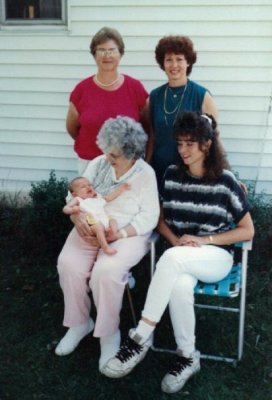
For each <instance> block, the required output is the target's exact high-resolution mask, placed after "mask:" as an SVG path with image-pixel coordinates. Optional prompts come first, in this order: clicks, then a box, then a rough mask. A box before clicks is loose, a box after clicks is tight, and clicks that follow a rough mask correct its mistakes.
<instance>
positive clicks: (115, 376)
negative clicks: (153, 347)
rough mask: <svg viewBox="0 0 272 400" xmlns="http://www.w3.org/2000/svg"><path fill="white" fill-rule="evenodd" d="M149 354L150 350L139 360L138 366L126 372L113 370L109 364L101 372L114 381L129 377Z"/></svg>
mask: <svg viewBox="0 0 272 400" xmlns="http://www.w3.org/2000/svg"><path fill="white" fill-rule="evenodd" d="M147 352H148V349H147V350H146V352H145V353H143V354H142V356H141V358H140V359H139V360H138V362H137V364H135V365H133V366H132V367H130V368H127V369H126V370H125V371H120V370H118V371H117V370H113V369H111V368H110V367H109V366H108V364H106V365H105V366H104V367H102V369H101V371H100V372H101V374H103V375H105V376H106V377H108V378H113V379H119V378H123V377H124V376H126V375H128V374H129V373H130V372H131V371H132V370H133V369H134V368H135V367H136V366H137V365H138V364H139V363H140V362H141V361H142V360H143V359H144V358H145V356H146V354H147Z"/></svg>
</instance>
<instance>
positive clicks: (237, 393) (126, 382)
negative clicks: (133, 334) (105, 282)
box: [0, 174, 272, 400]
mask: <svg viewBox="0 0 272 400" xmlns="http://www.w3.org/2000/svg"><path fill="white" fill-rule="evenodd" d="M48 189H49V190H48ZM65 190H66V189H65V182H63V181H60V182H58V181H57V180H56V178H55V177H54V175H53V174H51V177H50V180H49V182H48V183H46V182H42V184H41V185H37V186H36V187H34V188H33V194H32V198H33V203H32V206H31V205H30V206H24V207H22V208H20V204H19V203H18V201H17V198H15V199H14V200H10V199H9V201H7V199H6V198H1V196H0V237H1V247H0V297H1V302H0V318H1V323H0V346H1V348H0V350H1V353H0V354H1V362H0V400H35V399H47V400H55V399H56V400H57V399H65V400H91V399H95V400H100V399H101V400H125V399H130V400H154V399H155V400H160V399H162V400H167V399H170V398H171V399H173V400H175V399H186V400H187V399H188V400H230V399H231V400H236V399H237V400H238V399H239V400H272V339H271V337H272V316H271V315H272V314H271V311H272V307H271V306H272V285H271V282H272V279H271V278H272V276H271V271H272V254H271V239H272V233H271V226H272V223H271V219H272V218H271V216H272V206H271V204H270V205H266V204H264V203H263V201H262V199H261V198H258V199H257V200H256V201H255V200H254V201H255V203H254V208H253V216H254V220H255V227H256V230H257V234H256V238H255V241H254V251H253V252H251V254H250V268H249V273H248V284H247V307H246V326H245V343H244V356H243V359H242V361H241V362H239V363H237V365H233V364H228V363H224V362H212V361H205V360H203V361H202V367H201V372H200V373H199V374H198V375H196V376H195V377H193V378H192V379H191V380H190V381H188V383H187V384H186V386H185V387H184V389H183V390H182V392H180V393H177V394H174V395H166V394H163V393H162V392H161V389H160V382H161V379H162V377H163V376H164V374H165V373H166V371H167V369H168V365H169V363H170V362H171V358H172V356H171V355H169V354H166V353H157V352H153V351H149V353H148V354H147V356H146V359H145V360H144V361H143V362H142V363H141V365H139V366H138V367H137V368H136V369H135V370H134V371H133V372H132V373H131V374H130V375H129V376H127V377H125V378H123V379H120V380H110V379H108V378H106V377H104V376H102V375H101V374H100V373H99V372H98V358H99V341H98V339H96V338H93V337H92V336H91V335H89V336H88V337H87V338H85V339H84V340H83V341H82V342H81V343H80V345H79V347H78V348H77V349H76V351H75V352H74V353H72V354H71V355H69V356H66V357H57V356H56V355H55V354H54V352H53V347H54V345H55V344H56V343H57V341H58V340H59V339H60V338H61V337H62V336H63V334H64V332H65V329H64V328H63V327H62V316H63V299H62V293H61V290H60V288H59V284H58V277H57V274H56V259H57V255H58V253H59V251H60V249H61V247H62V244H63V242H64V239H65V237H66V235H67V232H68V231H69V229H70V227H71V225H70V224H69V223H68V220H67V219H65V218H64V217H63V215H62V213H61V209H62V205H63V204H64V195H65ZM48 193H49V194H48ZM56 199H58V201H57V202H56ZM41 203H42V204H43V205H44V204H47V206H46V207H41V206H40V204H41ZM148 263H149V259H148V257H146V258H145V259H144V260H143V261H142V262H141V264H140V265H139V266H137V268H136V269H135V272H134V276H135V277H136V282H137V284H136V287H135V289H133V298H134V302H135V304H136V312H137V318H139V317H140V312H141V309H142V307H143V304H144V300H145V294H146V290H147V287H148V283H149V265H148ZM181 312H182V310H181ZM214 314H215V313H212V312H209V311H200V312H197V348H199V349H200V350H201V351H202V352H206V351H213V350H214V349H216V350H217V351H218V352H219V353H222V352H223V350H226V351H227V353H228V354H232V353H233V351H234V350H235V343H236V332H237V327H236V322H237V320H236V317H235V316H232V317H228V318H226V317H222V313H221V315H218V314H216V318H214V316H213V315H214ZM92 316H93V317H94V318H95V309H94V307H93V309H92ZM131 327H132V319H131V315H130V312H129V307H128V301H127V298H126V296H125V298H124V306H123V309H122V314H121V332H122V335H123V336H125V335H126V334H127V332H128V329H129V328H131ZM157 340H158V341H159V343H160V344H165V345H166V346H168V345H169V344H170V345H173V343H174V342H173V335H172V328H171V325H170V323H169V317H168V315H167V312H166V314H165V316H164V317H163V319H162V321H161V323H160V325H159V327H158V332H157Z"/></svg>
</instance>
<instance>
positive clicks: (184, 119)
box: [173, 111, 228, 182]
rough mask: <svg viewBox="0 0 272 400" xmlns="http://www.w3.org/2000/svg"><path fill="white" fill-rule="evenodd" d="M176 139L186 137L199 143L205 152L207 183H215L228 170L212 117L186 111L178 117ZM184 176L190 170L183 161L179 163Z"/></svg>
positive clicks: (205, 177) (174, 131)
mask: <svg viewBox="0 0 272 400" xmlns="http://www.w3.org/2000/svg"><path fill="white" fill-rule="evenodd" d="M173 134H174V136H175V139H176V140H177V141H178V139H181V138H182V137H186V139H187V140H192V141H195V142H198V143H199V149H200V150H201V151H203V152H205V155H206V157H205V159H204V168H205V171H206V172H205V176H204V180H206V181H207V182H212V181H215V180H216V179H218V178H219V176H220V175H221V174H222V171H223V169H226V168H228V162H227V159H226V154H225V151H224V149H223V147H222V144H221V141H220V139H219V132H218V130H217V123H216V121H215V119H214V118H213V116H212V115H209V114H201V113H199V112H191V111H185V112H183V113H181V114H179V115H178V117H177V120H176V122H175V124H174V127H173ZM209 140H211V145H210V148H209V150H208V151H205V149H206V146H205V145H206V144H207V142H208V141H209ZM179 168H180V172H181V173H182V175H184V174H185V173H186V171H187V170H188V166H186V165H185V164H184V162H183V160H182V159H180V162H179Z"/></svg>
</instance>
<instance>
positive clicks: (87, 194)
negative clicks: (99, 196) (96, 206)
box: [68, 176, 96, 199]
mask: <svg viewBox="0 0 272 400" xmlns="http://www.w3.org/2000/svg"><path fill="white" fill-rule="evenodd" d="M68 189H69V191H70V193H71V195H72V196H73V197H76V196H78V197H80V198H81V199H90V198H92V197H95V196H96V191H95V190H94V188H93V187H92V185H91V183H90V181H89V180H88V179H87V178H83V177H82V176H78V177H77V178H74V179H73V180H72V181H71V182H70V183H69V185H68Z"/></svg>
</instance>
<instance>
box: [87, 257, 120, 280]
mask: <svg viewBox="0 0 272 400" xmlns="http://www.w3.org/2000/svg"><path fill="white" fill-rule="evenodd" d="M113 258H114V257H109V259H110V260H109V262H105V263H99V262H96V263H95V265H94V267H93V270H92V275H91V280H92V282H93V283H94V282H95V281H96V282H97V281H99V282H100V283H101V282H105V283H106V282H110V281H116V282H122V281H124V282H125V278H126V274H124V272H123V271H120V269H119V268H118V265H117V264H116V263H115V262H114V260H112V259H113Z"/></svg>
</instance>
